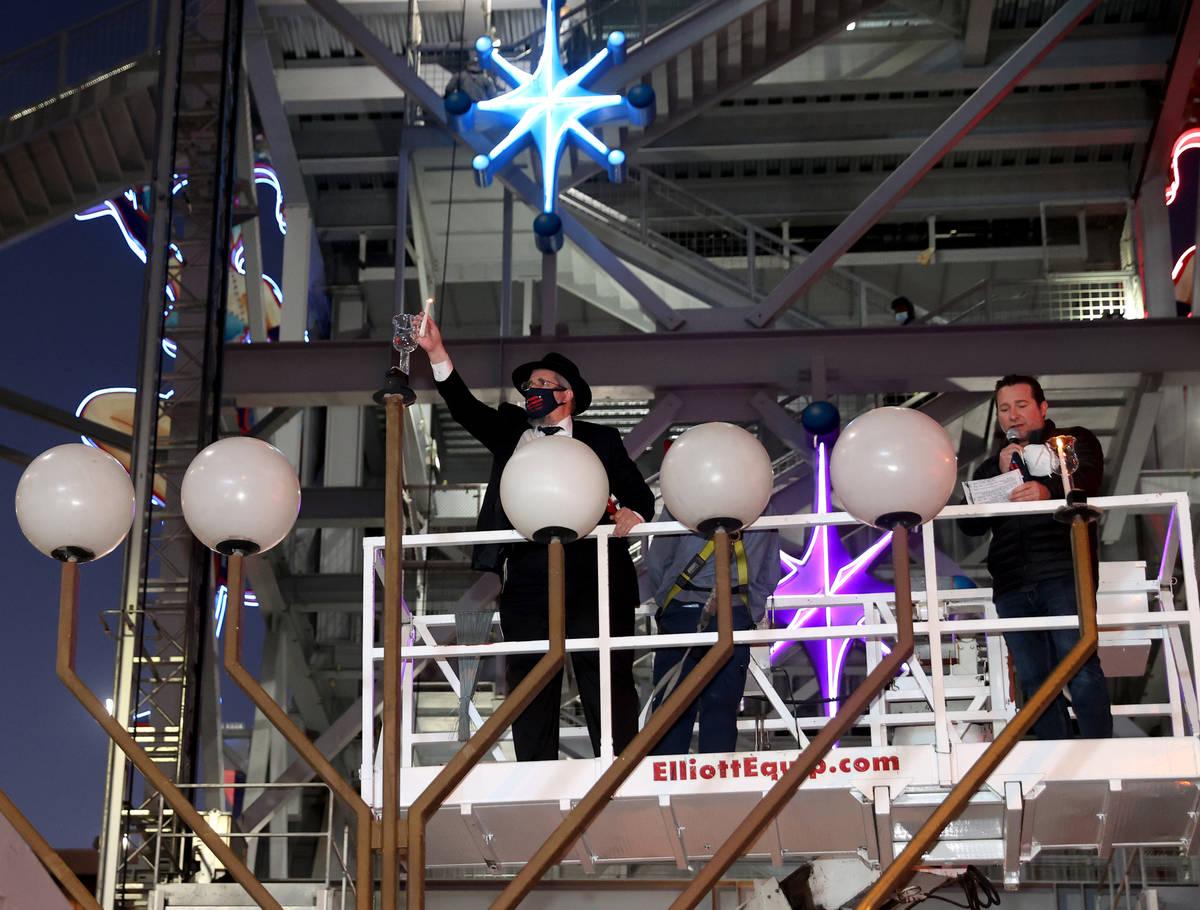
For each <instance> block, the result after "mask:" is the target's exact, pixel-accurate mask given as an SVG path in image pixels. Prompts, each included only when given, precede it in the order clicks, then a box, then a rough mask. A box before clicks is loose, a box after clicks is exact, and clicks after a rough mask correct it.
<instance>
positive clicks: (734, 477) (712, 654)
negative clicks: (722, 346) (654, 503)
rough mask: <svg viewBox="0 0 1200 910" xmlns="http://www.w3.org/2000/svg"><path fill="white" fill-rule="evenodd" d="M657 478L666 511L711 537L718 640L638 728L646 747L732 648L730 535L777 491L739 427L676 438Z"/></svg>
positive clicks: (766, 459)
mask: <svg viewBox="0 0 1200 910" xmlns="http://www.w3.org/2000/svg"><path fill="white" fill-rule="evenodd" d="M659 480H660V484H661V487H662V495H663V503H664V504H665V505H666V507H667V510H668V511H669V512H670V513H671V514H672V515H674V516H675V518H676V519H677V520H678V521H679V522H680V523H681V524H683V525H686V526H687V527H689V528H691V529H692V530H693V531H695V532H696V533H697V534H700V535H702V536H704V537H709V538H712V545H713V550H712V555H713V568H714V570H715V573H716V578H715V580H714V584H713V594H714V595H715V596H716V613H717V641H716V643H715V644H714V645H712V646H711V647H710V648H708V649H707V650H706V652H705V654H704V656H703V657H702V658H700V660H699V662H698V663H697V664H696V665H695V666H694V667H693V668H692V669H691V671H690V672H689V673H688V674H687V675H686V676H685V677H684V678H683V679H682V680H680V681H679V683H678V684H677V685H676V686H675V688H674V690H673V691H672V692H671V694H670V696H668V697H667V698H666V699H665V700H664V701H663V702H662V704H660V705H659V706H658V709H657V710H656V711H655V712H654V714H652V715H651V716H650V719H649V720H648V721H647V723H646V726H645V727H644V728H643V730H642V732H641V733H640V734H639V735H638V739H639V740H640V739H642V738H648V740H649V742H648V744H647V745H646V751H649V750H650V749H652V748H653V747H654V746H655V745H656V744H657V743H658V741H659V740H660V739H662V737H663V736H664V735H665V734H666V732H667V730H669V729H670V728H671V726H672V725H673V724H674V723H675V721H677V720H678V719H679V717H680V716H681V715H682V714H683V712H684V711H685V710H687V708H688V706H689V705H690V704H691V703H692V702H693V701H695V700H696V698H697V697H699V695H700V693H701V692H702V691H703V690H704V687H705V686H706V685H707V684H708V682H709V680H710V679H711V678H712V677H713V676H714V675H715V674H716V673H717V672H718V671H719V670H720V669H721V667H723V666H724V665H725V664H726V663H727V662H728V661H729V659H730V657H731V656H732V655H733V587H732V584H733V583H732V580H731V578H730V558H729V551H730V534H733V533H734V532H736V531H739V530H741V529H742V528H743V527H745V526H746V525H748V524H751V523H752V522H754V521H755V520H756V519H757V518H758V516H759V515H761V514H762V511H763V509H765V508H766V506H767V502H768V501H769V500H770V498H771V487H772V475H771V459H770V456H768V455H767V450H766V449H764V448H763V446H762V443H760V442H759V441H758V440H757V439H755V438H754V437H753V436H752V435H751V434H750V433H748V432H746V431H745V430H743V429H742V428H741V427H737V426H734V425H733V424H730V423H704V424H700V425H699V426H695V427H692V428H691V429H690V430H688V431H687V432H685V433H684V434H683V435H682V436H680V437H679V438H678V439H676V440H675V442H674V443H672V445H671V448H670V449H668V450H667V454H666V456H665V457H664V458H663V463H662V469H661V471H660V472H659ZM706 547H707V545H706ZM637 741H638V740H635V744H636V743H637Z"/></svg>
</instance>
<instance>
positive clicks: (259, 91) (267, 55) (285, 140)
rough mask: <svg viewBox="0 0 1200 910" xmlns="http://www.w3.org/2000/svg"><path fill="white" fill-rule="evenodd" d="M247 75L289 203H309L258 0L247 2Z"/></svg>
mask: <svg viewBox="0 0 1200 910" xmlns="http://www.w3.org/2000/svg"><path fill="white" fill-rule="evenodd" d="M242 61H243V66H244V67H245V69H246V75H247V76H248V77H249V78H250V89H251V91H253V93H254V106H255V108H256V109H257V110H258V119H259V122H260V123H261V124H262V128H263V134H264V135H265V136H266V138H267V144H268V145H269V146H270V147H271V166H272V167H274V168H275V173H276V174H278V175H279V185H280V186H281V187H283V192H284V195H285V197H286V199H287V201H288V205H289V206H292V205H305V206H307V205H308V193H307V191H306V190H305V187H304V177H303V175H302V174H301V173H300V165H299V164H298V159H297V156H296V146H295V144H294V143H293V142H292V130H291V127H290V126H289V125H288V120H287V114H286V113H284V110H283V100H282V99H281V98H280V97H279V83H277V82H276V81H275V66H274V64H273V63H272V61H271V48H270V43H269V39H268V35H267V32H266V31H265V30H264V29H263V25H262V20H261V19H260V18H259V14H258V4H257V3H256V2H255V0H247V3H246V35H245V49H244V52H243V54H242Z"/></svg>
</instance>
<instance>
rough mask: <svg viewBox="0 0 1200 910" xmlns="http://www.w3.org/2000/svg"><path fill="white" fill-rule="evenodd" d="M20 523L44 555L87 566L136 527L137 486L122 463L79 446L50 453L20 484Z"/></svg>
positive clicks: (36, 461) (37, 460)
mask: <svg viewBox="0 0 1200 910" xmlns="http://www.w3.org/2000/svg"><path fill="white" fill-rule="evenodd" d="M16 510H17V523H18V524H19V525H20V526H21V532H22V533H23V534H24V535H25V536H26V537H27V538H28V539H29V542H30V543H31V544H33V545H34V546H35V547H37V549H39V550H40V551H41V552H43V553H45V554H46V555H47V556H52V557H54V558H55V559H57V560H60V561H61V562H88V561H90V560H93V559H99V558H100V557H101V556H104V555H106V554H107V553H111V552H112V551H113V550H115V549H116V548H117V545H118V544H120V542H121V541H122V540H124V539H125V535H126V534H128V533H129V527H130V525H132V524H133V512H134V498H133V484H132V483H131V482H130V480H129V475H128V474H127V473H125V469H124V468H123V467H121V463H120V462H119V461H117V460H116V459H115V458H113V457H112V456H111V455H109V454H108V453H107V452H104V451H102V450H100V449H97V448H94V447H93V446H85V445H83V444H81V443H71V444H68V445H61V446H55V447H54V448H52V449H47V450H46V451H45V452H43V453H42V454H41V455H39V456H38V457H37V458H35V459H34V460H33V461H32V462H30V464H29V466H28V467H27V468H26V469H25V472H24V473H23V474H22V475H21V479H20V480H19V481H18V482H17V495H16Z"/></svg>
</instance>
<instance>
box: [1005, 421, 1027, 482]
mask: <svg viewBox="0 0 1200 910" xmlns="http://www.w3.org/2000/svg"><path fill="white" fill-rule="evenodd" d="M1004 438H1005V439H1007V440H1008V441H1009V442H1020V441H1021V431H1020V430H1018V429H1017V428H1016V427H1013V428H1012V429H1010V430H1009V431H1008V432H1007V433H1005V434H1004ZM1009 463H1010V464H1011V465H1012V467H1013V469H1014V470H1016V471H1020V472H1021V479H1022V480H1024V481H1025V482H1026V483H1028V482H1029V481H1030V480H1032V479H1033V478H1032V477H1031V476H1030V474H1029V467H1028V466H1027V465H1026V464H1025V459H1024V458H1022V457H1021V456H1020V455H1018V454H1017V453H1016V452H1013V454H1012V459H1011V461H1010V462H1009Z"/></svg>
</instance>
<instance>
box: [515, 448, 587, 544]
mask: <svg viewBox="0 0 1200 910" xmlns="http://www.w3.org/2000/svg"><path fill="white" fill-rule="evenodd" d="M607 504H608V474H607V473H606V472H605V470H604V465H603V464H601V462H600V459H599V457H597V455H596V453H595V452H593V451H592V450H591V449H590V448H588V447H587V446H586V445H584V444H583V443H582V442H580V441H579V440H578V439H572V438H570V437H568V436H543V437H541V438H540V439H535V440H533V441H532V442H529V443H526V444H525V445H523V446H521V447H520V448H518V449H517V450H516V451H515V452H514V453H513V455H512V457H511V458H509V460H508V464H506V465H505V466H504V473H503V474H502V475H501V476H500V505H501V506H503V507H504V513H505V514H506V515H507V516H508V520H509V521H511V522H512V524H513V527H514V528H516V529H517V530H518V531H520V532H521V534H522V535H524V536H525V537H527V538H529V539H530V540H534V541H537V542H538V543H547V542H549V541H550V540H551V539H553V538H555V537H557V538H558V539H559V540H561V541H562V542H563V543H570V542H571V541H572V540H576V539H578V538H580V537H586V536H587V535H588V534H590V533H591V531H592V529H593V528H595V527H596V524H597V523H598V522H599V521H600V519H601V517H602V516H603V515H604V507H605V506H606V505H607Z"/></svg>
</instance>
